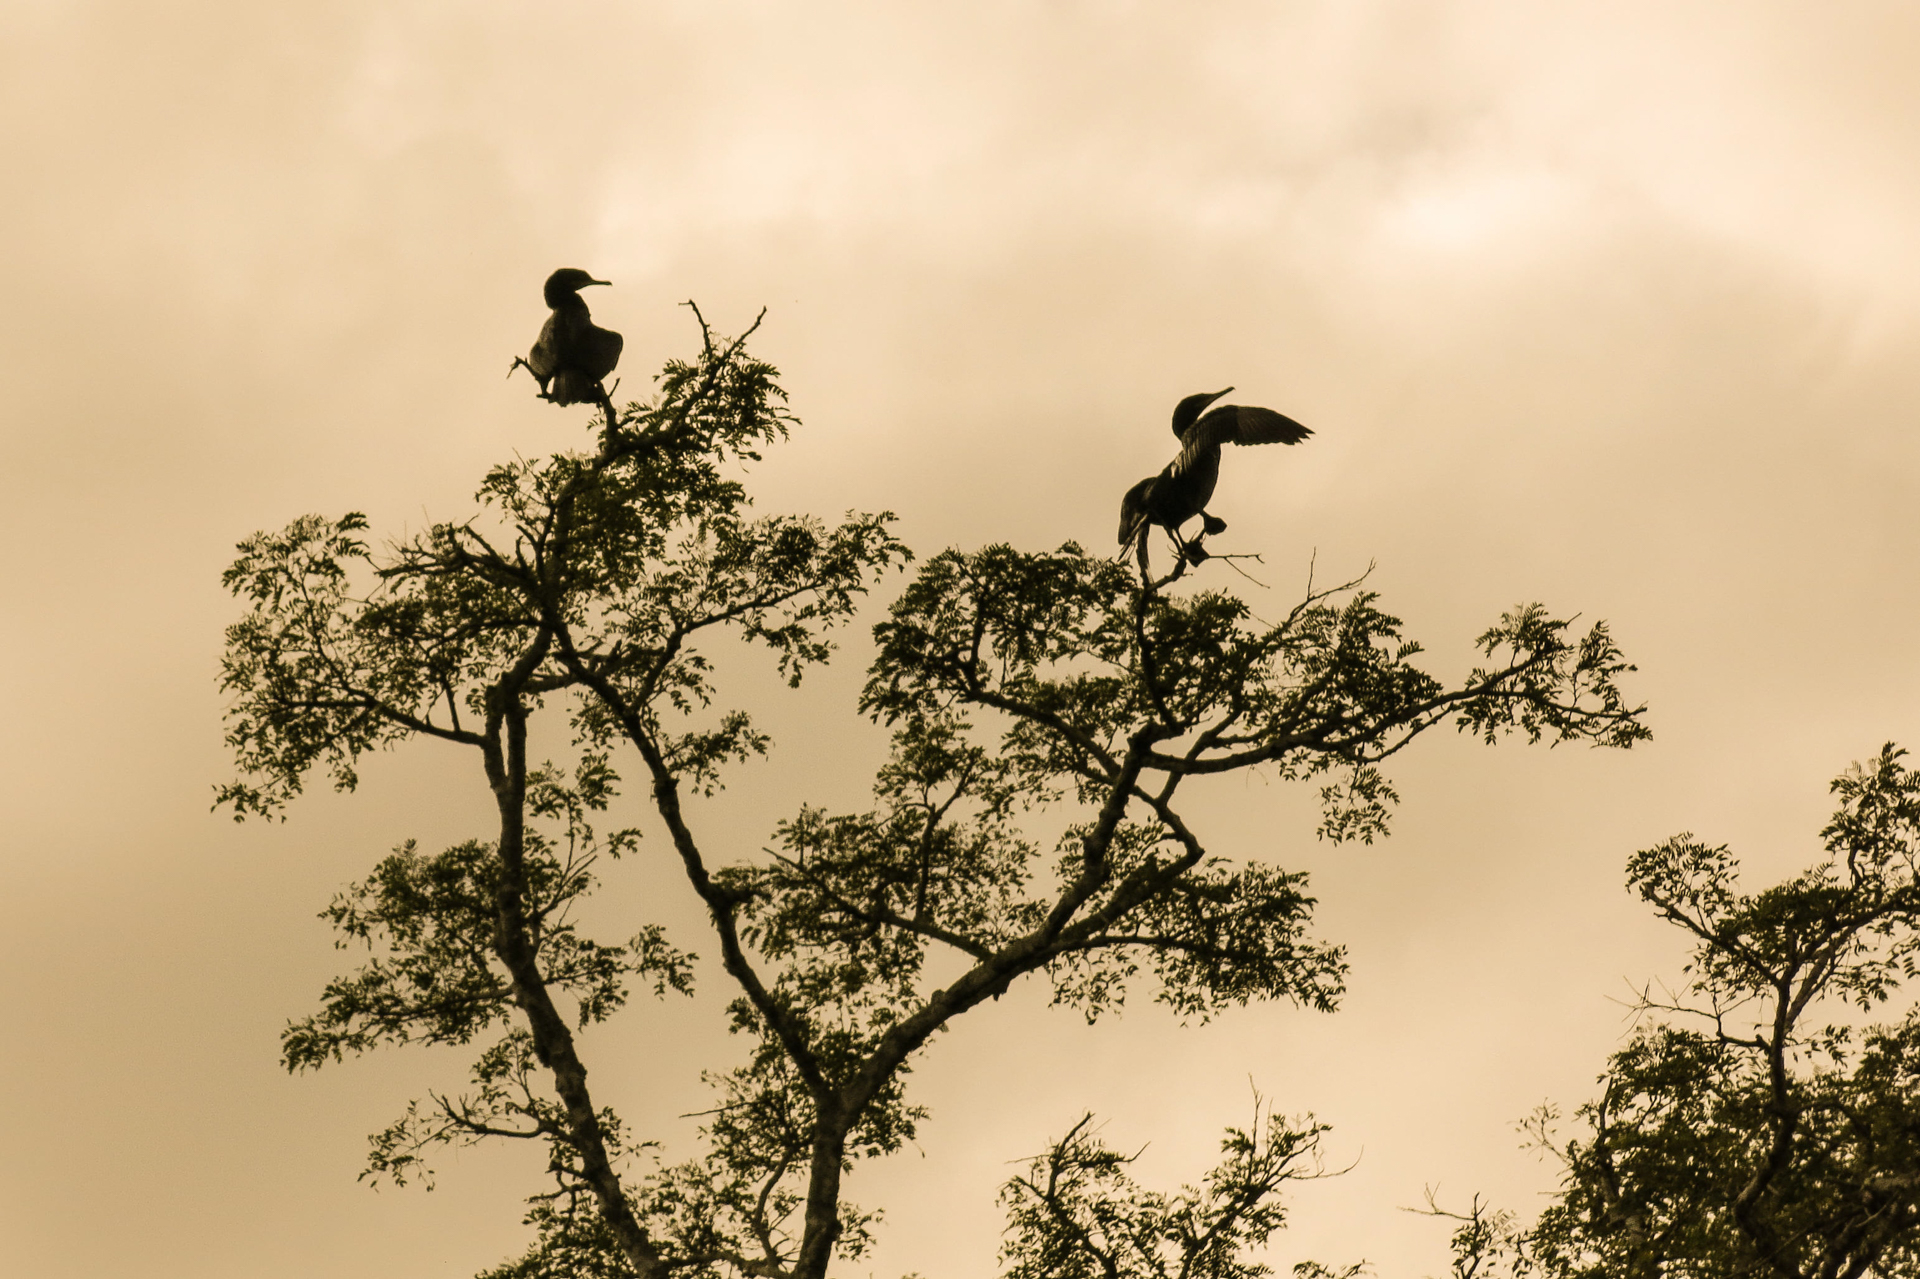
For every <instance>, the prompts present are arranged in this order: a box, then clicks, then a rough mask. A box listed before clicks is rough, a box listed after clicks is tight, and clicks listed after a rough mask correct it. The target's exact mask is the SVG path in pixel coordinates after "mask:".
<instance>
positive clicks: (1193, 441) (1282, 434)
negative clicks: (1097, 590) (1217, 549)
mask: <svg viewBox="0 0 1920 1279" xmlns="http://www.w3.org/2000/svg"><path fill="white" fill-rule="evenodd" d="M1232 390H1233V388H1232V387H1228V388H1227V389H1226V390H1225V391H1214V392H1212V393H1211V394H1209V393H1207V392H1204V391H1203V392H1201V393H1200V394H1198V395H1189V396H1187V397H1186V398H1185V399H1183V400H1181V401H1180V403H1178V404H1176V405H1175V406H1174V409H1173V433H1174V435H1175V436H1176V437H1178V439H1179V440H1180V455H1179V456H1178V457H1176V458H1174V459H1173V461H1171V462H1169V463H1167V465H1166V467H1165V469H1163V470H1162V471H1161V472H1160V474H1158V475H1149V476H1148V477H1147V478H1146V479H1144V480H1141V481H1140V482H1139V483H1138V484H1136V485H1134V486H1133V487H1132V488H1130V489H1128V490H1127V495H1126V496H1125V497H1123V498H1121V499H1120V545H1121V546H1122V547H1126V546H1128V545H1132V544H1136V543H1137V544H1138V545H1139V547H1140V553H1141V562H1142V564H1144V563H1145V560H1146V536H1147V527H1148V525H1152V524H1158V525H1159V526H1160V527H1161V528H1164V529H1166V530H1167V532H1168V533H1169V534H1170V535H1171V536H1172V538H1173V540H1174V544H1175V545H1176V546H1178V547H1179V548H1180V553H1181V555H1182V556H1183V557H1184V558H1185V559H1186V560H1187V561H1188V562H1189V563H1194V564H1198V563H1199V562H1200V561H1201V560H1204V559H1206V558H1207V552H1206V549H1205V548H1204V547H1202V546H1201V545H1200V542H1201V538H1204V537H1206V536H1207V535H1208V534H1211V533H1219V532H1221V531H1223V530H1224V529H1225V528H1226V527H1227V522H1226V521H1225V520H1223V519H1221V518H1220V517H1218V516H1216V515H1212V514H1209V513H1208V511H1207V503H1208V502H1210V501H1212V500H1213V486H1214V485H1215V484H1216V483H1217V482H1218V481H1219V479H1220V446H1221V445H1222V444H1227V443H1234V444H1298V443H1299V442H1300V441H1301V440H1304V439H1306V438H1307V437H1308V436H1309V435H1312V434H1313V432H1312V431H1310V430H1308V429H1307V428H1306V427H1304V426H1302V425H1300V424H1299V423H1298V422H1296V421H1294V420H1293V419H1292V418H1290V417H1288V416H1286V414H1284V413H1275V412H1274V411H1273V410H1272V409H1261V408H1253V407H1250V406H1247V405H1242V404H1222V405H1221V406H1220V407H1218V408H1216V409H1213V410H1211V411H1209V410H1208V408H1207V406H1208V405H1210V404H1212V403H1213V402H1214V401H1215V400H1217V399H1219V398H1220V397H1221V396H1223V395H1225V394H1227V393H1228V392H1229V391H1232ZM1196 515H1198V516H1200V517H1201V518H1202V519H1203V521H1204V524H1203V532H1202V533H1201V535H1200V537H1197V538H1195V539H1193V541H1191V542H1189V541H1187V540H1185V539H1184V538H1182V537H1181V536H1180V526H1181V525H1182V524H1185V523H1186V522H1187V521H1188V520H1190V519H1192V518H1193V517H1194V516H1196Z"/></svg>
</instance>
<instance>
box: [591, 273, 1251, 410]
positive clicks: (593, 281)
mask: <svg viewBox="0 0 1920 1279" xmlns="http://www.w3.org/2000/svg"><path fill="white" fill-rule="evenodd" d="M612 283H613V281H612V280H588V281H587V284H612ZM587 284H583V285H581V286H580V287H581V288H583V289H584V288H586V287H587ZM1220 394H1222V395H1225V394H1226V392H1225V391H1222V392H1220Z"/></svg>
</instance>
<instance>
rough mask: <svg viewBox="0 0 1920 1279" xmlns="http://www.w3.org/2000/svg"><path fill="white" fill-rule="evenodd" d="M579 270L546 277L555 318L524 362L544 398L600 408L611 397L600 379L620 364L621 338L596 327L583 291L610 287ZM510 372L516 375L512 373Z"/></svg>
mask: <svg viewBox="0 0 1920 1279" xmlns="http://www.w3.org/2000/svg"><path fill="white" fill-rule="evenodd" d="M605 283H607V281H605V280H596V279H594V278H593V277H592V276H591V275H588V274H587V273H586V272H585V271H582V270H581V269H580V268H579V267H573V266H565V267H561V268H560V269H559V270H558V271H555V272H554V273H553V274H552V275H550V276H548V277H547V284H546V290H545V294H546V299H547V305H548V306H549V307H551V308H553V314H552V315H549V316H548V317H547V322H546V324H545V325H544V326H542V327H541V329H540V336H539V338H538V339H536V340H535V342H534V344H533V350H532V351H530V352H528V354H527V358H526V359H524V360H516V361H515V362H514V363H515V364H516V365H520V364H525V365H526V366H527V370H528V371H529V372H530V373H532V374H533V376H534V377H536V378H538V379H539V381H540V394H541V396H542V397H543V398H545V399H548V400H551V401H553V402H554V403H555V404H598V403H599V402H600V401H601V400H604V399H605V398H606V395H607V392H606V388H604V387H603V386H601V384H600V379H602V378H604V377H606V376H607V374H609V373H611V372H613V367H614V365H616V364H618V363H620V347H621V345H622V341H621V337H620V335H619V334H618V333H615V332H614V331H613V330H612V329H603V328H601V327H600V326H599V325H597V324H595V323H594V322H593V316H592V315H591V314H589V313H588V311H587V304H586V303H585V302H584V301H582V300H581V297H580V290H581V289H584V288H586V287H587V286H588V285H589V284H605ZM509 371H511V370H509Z"/></svg>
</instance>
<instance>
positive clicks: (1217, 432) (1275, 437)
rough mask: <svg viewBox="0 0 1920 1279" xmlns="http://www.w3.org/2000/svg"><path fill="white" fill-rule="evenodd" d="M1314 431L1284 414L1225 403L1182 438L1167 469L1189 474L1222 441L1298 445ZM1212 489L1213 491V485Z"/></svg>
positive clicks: (1227, 442)
mask: <svg viewBox="0 0 1920 1279" xmlns="http://www.w3.org/2000/svg"><path fill="white" fill-rule="evenodd" d="M1312 434H1313V432H1312V431H1310V430H1308V429H1307V428H1306V427H1304V426H1302V425H1300V424H1299V423H1298V422H1296V421H1294V420H1293V419H1292V418H1290V417H1288V416H1287V415H1286V414H1284V413H1275V412H1274V411H1273V410H1272V409H1257V408H1252V407H1250V406H1248V405H1245V404H1223V405H1221V406H1220V407H1219V408H1217V409H1215V410H1213V411H1212V412H1211V413H1209V414H1207V415H1206V416H1205V417H1203V418H1201V419H1200V420H1199V421H1198V422H1195V423H1194V424H1193V425H1192V426H1191V427H1189V428H1188V429H1187V433H1186V434H1185V435H1183V436H1181V437H1180V438H1181V439H1182V440H1184V441H1185V444H1184V445H1183V446H1182V448H1181V449H1180V456H1179V457H1177V458H1175V459H1174V460H1173V465H1171V466H1169V467H1168V468H1167V471H1168V473H1169V474H1171V475H1185V474H1186V473H1187V472H1188V471H1189V470H1190V469H1192V468H1193V466H1194V465H1195V463H1197V462H1199V461H1200V460H1201V459H1202V458H1203V457H1204V456H1206V455H1207V453H1208V451H1209V450H1212V449H1217V448H1219V447H1220V446H1221V445H1222V444H1298V443H1299V442H1300V441H1301V440H1304V439H1306V438H1307V437H1308V436H1309V435H1312ZM1217 456H1218V455H1217V454H1216V455H1215V457H1216V458H1217ZM1215 464H1216V465H1217V462H1216V463H1215ZM1208 489H1209V491H1211V489H1212V485H1211V484H1209V485H1208Z"/></svg>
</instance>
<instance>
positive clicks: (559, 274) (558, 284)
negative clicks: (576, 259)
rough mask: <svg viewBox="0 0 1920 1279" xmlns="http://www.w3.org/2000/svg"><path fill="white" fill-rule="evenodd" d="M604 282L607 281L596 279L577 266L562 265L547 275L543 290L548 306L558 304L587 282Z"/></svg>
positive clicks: (585, 285) (582, 287) (583, 286)
mask: <svg viewBox="0 0 1920 1279" xmlns="http://www.w3.org/2000/svg"><path fill="white" fill-rule="evenodd" d="M605 283H607V281H605V280H596V279H594V278H593V277H592V276H591V275H588V274H587V273H586V272H585V271H582V270H581V269H580V268H579V267H577V266H563V267H561V268H560V269H559V270H558V271H555V272H554V273H553V274H552V275H550V276H548V277H547V286H546V288H545V290H544V293H545V295H546V299H547V305H548V306H550V307H555V306H559V305H560V304H561V303H562V302H564V301H566V300H567V298H568V297H569V296H570V295H572V294H575V293H578V292H579V291H580V290H581V289H584V288H586V287H587V286H588V285H589V284H605Z"/></svg>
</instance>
